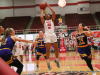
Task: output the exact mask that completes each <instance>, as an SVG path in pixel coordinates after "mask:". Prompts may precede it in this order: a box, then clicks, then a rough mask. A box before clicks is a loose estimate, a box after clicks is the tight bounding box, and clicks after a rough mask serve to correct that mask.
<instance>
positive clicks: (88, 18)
mask: <svg viewBox="0 0 100 75" xmlns="http://www.w3.org/2000/svg"><path fill="white" fill-rule="evenodd" d="M79 23H84V24H85V25H86V26H91V25H96V23H95V21H94V18H93V17H92V15H91V14H77V13H76V14H65V24H66V25H67V26H68V27H75V26H78V24H79Z"/></svg>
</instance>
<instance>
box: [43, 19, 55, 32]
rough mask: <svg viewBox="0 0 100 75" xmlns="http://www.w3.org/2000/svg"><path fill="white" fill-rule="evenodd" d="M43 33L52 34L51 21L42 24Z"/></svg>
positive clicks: (52, 25)
mask: <svg viewBox="0 0 100 75" xmlns="http://www.w3.org/2000/svg"><path fill="white" fill-rule="evenodd" d="M44 29H45V33H54V23H53V21H52V20H45V22H44Z"/></svg>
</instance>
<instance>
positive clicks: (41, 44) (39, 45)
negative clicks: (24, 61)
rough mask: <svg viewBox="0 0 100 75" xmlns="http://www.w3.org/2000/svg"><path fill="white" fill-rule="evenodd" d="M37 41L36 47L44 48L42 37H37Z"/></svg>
mask: <svg viewBox="0 0 100 75" xmlns="http://www.w3.org/2000/svg"><path fill="white" fill-rule="evenodd" d="M37 41H38V42H39V43H38V48H44V47H45V43H44V40H43V38H40V37H38V38H37Z"/></svg>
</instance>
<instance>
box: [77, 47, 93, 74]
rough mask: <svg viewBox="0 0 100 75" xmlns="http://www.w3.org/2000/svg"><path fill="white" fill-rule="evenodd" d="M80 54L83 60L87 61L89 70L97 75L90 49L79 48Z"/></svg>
mask: <svg viewBox="0 0 100 75" xmlns="http://www.w3.org/2000/svg"><path fill="white" fill-rule="evenodd" d="M78 52H79V54H80V56H81V58H82V59H84V60H85V62H86V64H87V66H88V67H89V69H90V70H91V71H92V72H93V75H95V73H94V69H93V67H92V64H91V59H92V55H91V51H90V48H89V47H85V48H78Z"/></svg>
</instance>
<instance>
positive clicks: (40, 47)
mask: <svg viewBox="0 0 100 75" xmlns="http://www.w3.org/2000/svg"><path fill="white" fill-rule="evenodd" d="M36 41H38V42H39V43H38V47H37V53H36V54H37V55H36V65H37V67H36V71H38V70H39V58H40V56H41V54H43V55H44V57H45V59H46V47H45V43H44V39H43V32H42V31H40V32H39V37H37V38H36ZM35 47H36V44H35V46H34V50H35Z"/></svg>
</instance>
